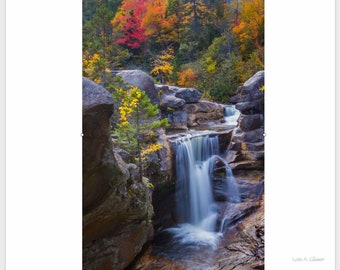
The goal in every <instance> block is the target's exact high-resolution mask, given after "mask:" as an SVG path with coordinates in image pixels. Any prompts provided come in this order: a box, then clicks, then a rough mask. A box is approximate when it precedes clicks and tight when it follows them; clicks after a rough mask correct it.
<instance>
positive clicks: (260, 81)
mask: <svg viewBox="0 0 340 270" xmlns="http://www.w3.org/2000/svg"><path fill="white" fill-rule="evenodd" d="M262 86H264V70H261V71H258V72H257V73H255V74H254V75H253V76H252V77H251V78H249V79H248V80H247V81H246V82H245V83H244V84H243V85H242V86H240V87H239V88H238V89H237V91H236V94H235V96H233V97H231V98H230V102H232V103H242V102H246V101H252V100H256V99H262V98H263V96H264V92H263V91H260V88H261V87H262Z"/></svg>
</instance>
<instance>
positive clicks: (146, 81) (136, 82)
mask: <svg viewBox="0 0 340 270" xmlns="http://www.w3.org/2000/svg"><path fill="white" fill-rule="evenodd" d="M114 75H116V76H120V77H122V79H123V80H124V81H125V82H126V83H127V85H131V86H137V87H138V88H139V89H141V90H142V91H145V93H146V94H147V95H148V97H149V98H150V100H151V103H152V104H159V96H158V90H157V88H156V86H155V84H154V82H153V79H152V77H151V76H150V75H148V74H147V73H145V72H144V71H141V70H138V69H135V70H121V71H118V72H114Z"/></svg>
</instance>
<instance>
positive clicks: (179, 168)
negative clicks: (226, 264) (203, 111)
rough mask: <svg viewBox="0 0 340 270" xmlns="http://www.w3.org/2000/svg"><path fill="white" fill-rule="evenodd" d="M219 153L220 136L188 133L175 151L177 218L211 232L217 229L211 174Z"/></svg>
mask: <svg viewBox="0 0 340 270" xmlns="http://www.w3.org/2000/svg"><path fill="white" fill-rule="evenodd" d="M218 153H219V145H218V137H217V136H214V137H209V136H204V137H196V138H192V139H190V138H188V137H186V138H185V140H183V141H182V142H181V143H180V145H179V146H178V148H177V151H176V172H177V187H176V192H177V216H178V219H179V220H180V222H181V223H189V224H192V225H194V226H196V227H198V228H200V229H202V230H205V231H210V232H213V231H215V230H216V219H217V207H216V205H215V202H214V199H213V194H212V186H211V180H210V175H211V172H212V169H213V162H212V161H213V159H212V157H213V156H214V155H217V154H218Z"/></svg>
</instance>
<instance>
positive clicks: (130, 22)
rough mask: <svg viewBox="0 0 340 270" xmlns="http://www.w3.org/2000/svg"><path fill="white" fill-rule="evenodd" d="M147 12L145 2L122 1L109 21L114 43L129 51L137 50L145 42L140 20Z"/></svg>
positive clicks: (139, 0) (138, 0) (142, 0)
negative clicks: (115, 36) (114, 37)
mask: <svg viewBox="0 0 340 270" xmlns="http://www.w3.org/2000/svg"><path fill="white" fill-rule="evenodd" d="M146 11H147V1H144V0H137V1H133V0H123V2H122V4H121V6H120V7H119V10H118V12H117V13H116V15H115V17H114V18H113V20H112V21H111V24H112V25H113V29H114V34H116V35H117V38H116V43H117V44H119V45H122V46H123V47H127V48H129V49H133V50H138V49H141V48H142V47H143V44H144V41H145V40H146V36H145V29H144V28H143V27H142V20H143V17H144V16H145V13H146Z"/></svg>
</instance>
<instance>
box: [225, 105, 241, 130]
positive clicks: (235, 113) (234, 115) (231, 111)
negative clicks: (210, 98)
mask: <svg viewBox="0 0 340 270" xmlns="http://www.w3.org/2000/svg"><path fill="white" fill-rule="evenodd" d="M239 117H240V111H239V110H237V109H236V108H235V105H225V106H224V121H225V123H226V124H227V125H230V126H233V127H235V126H237V120H238V119H239Z"/></svg>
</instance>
